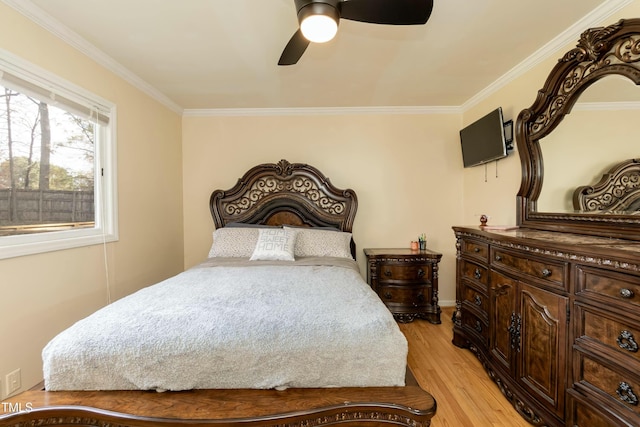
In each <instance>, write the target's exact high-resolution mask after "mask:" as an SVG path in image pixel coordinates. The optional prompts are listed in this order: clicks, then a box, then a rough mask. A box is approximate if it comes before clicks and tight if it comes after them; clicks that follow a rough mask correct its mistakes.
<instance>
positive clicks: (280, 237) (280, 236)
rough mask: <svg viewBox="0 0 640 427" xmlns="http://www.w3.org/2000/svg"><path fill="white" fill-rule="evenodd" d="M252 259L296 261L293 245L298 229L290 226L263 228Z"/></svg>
mask: <svg viewBox="0 0 640 427" xmlns="http://www.w3.org/2000/svg"><path fill="white" fill-rule="evenodd" d="M259 231H260V233H259V234H260V235H259V236H258V242H257V243H256V247H255V249H254V250H253V254H252V255H251V258H250V259H251V261H258V260H269V261H295V257H294V255H293V247H294V245H295V243H296V230H294V229H291V228H288V229H286V230H285V229H283V228H261V229H259Z"/></svg>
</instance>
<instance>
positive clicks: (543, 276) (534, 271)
mask: <svg viewBox="0 0 640 427" xmlns="http://www.w3.org/2000/svg"><path fill="white" fill-rule="evenodd" d="M491 265H492V266H496V267H502V268H504V269H507V270H511V271H516V272H518V274H520V275H525V276H529V277H531V278H534V279H538V280H540V281H543V282H546V283H548V284H550V285H555V286H558V287H562V288H564V287H565V286H566V284H567V283H568V280H567V265H566V264H565V263H553V262H550V261H537V260H535V259H532V258H530V257H529V256H527V255H524V254H519V253H515V252H508V251H505V250H502V249H494V250H493V251H492V254H491Z"/></svg>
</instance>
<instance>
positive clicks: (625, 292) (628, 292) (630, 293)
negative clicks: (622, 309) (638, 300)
mask: <svg viewBox="0 0 640 427" xmlns="http://www.w3.org/2000/svg"><path fill="white" fill-rule="evenodd" d="M620 296H621V297H622V298H627V299H628V298H633V296H634V293H633V291H632V290H631V289H627V288H622V289H620Z"/></svg>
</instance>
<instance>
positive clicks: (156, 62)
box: [2, 0, 629, 110]
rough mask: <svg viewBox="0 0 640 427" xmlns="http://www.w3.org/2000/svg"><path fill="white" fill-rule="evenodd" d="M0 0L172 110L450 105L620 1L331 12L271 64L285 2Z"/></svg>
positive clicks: (478, 1)
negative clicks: (326, 37)
mask: <svg viewBox="0 0 640 427" xmlns="http://www.w3.org/2000/svg"><path fill="white" fill-rule="evenodd" d="M2 1H4V2H5V3H7V4H9V5H10V6H12V7H14V8H16V9H18V10H19V11H21V12H22V13H24V14H25V15H27V16H29V17H30V18H31V19H33V20H34V21H35V22H37V23H39V24H40V25H42V26H44V27H45V28H47V29H49V30H51V31H53V32H54V33H56V34H58V35H59V36H61V37H62V38H63V39H65V40H67V41H68V42H70V43H71V44H72V45H74V46H76V47H77V48H79V49H81V50H82V51H84V52H85V53H87V54H88V55H90V56H91V57H93V58H95V59H96V60H97V61H98V62H100V63H101V64H103V65H105V66H107V67H108V68H110V69H112V70H114V71H115V72H117V73H118V74H119V75H121V76H123V77H125V78H127V79H128V80H129V81H131V82H133V83H134V84H137V85H138V86H139V87H141V88H142V89H143V90H145V91H147V92H148V93H150V94H152V95H153V96H155V97H156V98H157V99H159V100H161V101H162V102H164V103H165V104H167V105H169V106H170V107H172V108H174V109H176V110H182V109H189V110H190V109H230V108H243V109H247V108H248V109H254V108H301V107H313V108H317V107H399V106H402V107H425V106H431V107H461V106H464V105H465V104H467V105H468V104H469V103H470V102H473V99H474V97H476V98H477V97H478V96H479V94H481V93H483V91H484V92H486V91H487V90H488V89H489V88H490V87H491V86H492V85H495V84H496V82H499V81H500V80H501V79H502V80H504V79H505V76H508V75H509V73H514V70H517V69H519V68H522V67H523V64H525V65H526V64H531V63H533V62H534V61H535V58H536V57H540V56H542V53H544V51H545V50H549V51H551V47H552V46H554V43H555V44H557V46H556V48H557V47H559V46H562V44H564V43H567V42H572V41H577V38H578V36H579V34H580V32H582V31H583V30H584V29H586V28H588V27H590V26H593V25H594V23H599V22H601V21H602V20H603V19H606V18H607V17H608V16H609V15H611V14H612V13H614V12H615V11H617V10H618V9H620V7H622V6H624V5H626V4H628V3H629V0H536V1H513V0H435V1H434V8H433V13H432V15H431V18H430V20H429V22H427V24H426V25H421V26H387V25H374V24H365V23H360V22H353V21H347V20H342V21H341V22H340V28H339V31H338V35H337V36H336V38H335V39H334V40H332V41H331V42H329V43H326V44H321V45H319V44H316V45H314V44H311V45H310V46H309V48H308V49H307V51H306V53H305V54H304V55H303V57H302V58H301V60H300V61H299V62H298V64H297V65H293V66H287V67H282V66H278V65H277V62H278V58H279V57H280V54H281V52H282V50H283V48H284V46H285V45H286V43H287V42H288V40H289V38H290V37H291V36H292V34H293V33H294V32H295V31H296V29H297V25H298V24H297V19H296V11H295V7H294V3H293V0H224V1H223V0H161V1H159V0H82V1H80V0H2ZM390 1H393V0H390ZM560 43H561V44H560ZM532 55H533V56H532Z"/></svg>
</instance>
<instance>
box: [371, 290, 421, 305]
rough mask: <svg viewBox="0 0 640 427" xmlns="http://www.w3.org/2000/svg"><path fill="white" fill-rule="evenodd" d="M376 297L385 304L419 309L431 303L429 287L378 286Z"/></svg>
mask: <svg viewBox="0 0 640 427" xmlns="http://www.w3.org/2000/svg"><path fill="white" fill-rule="evenodd" d="M378 295H379V296H380V299H382V301H384V302H385V303H386V304H401V305H409V306H413V307H420V306H423V305H428V304H430V303H431V287H430V286H394V285H380V286H379V287H378Z"/></svg>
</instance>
